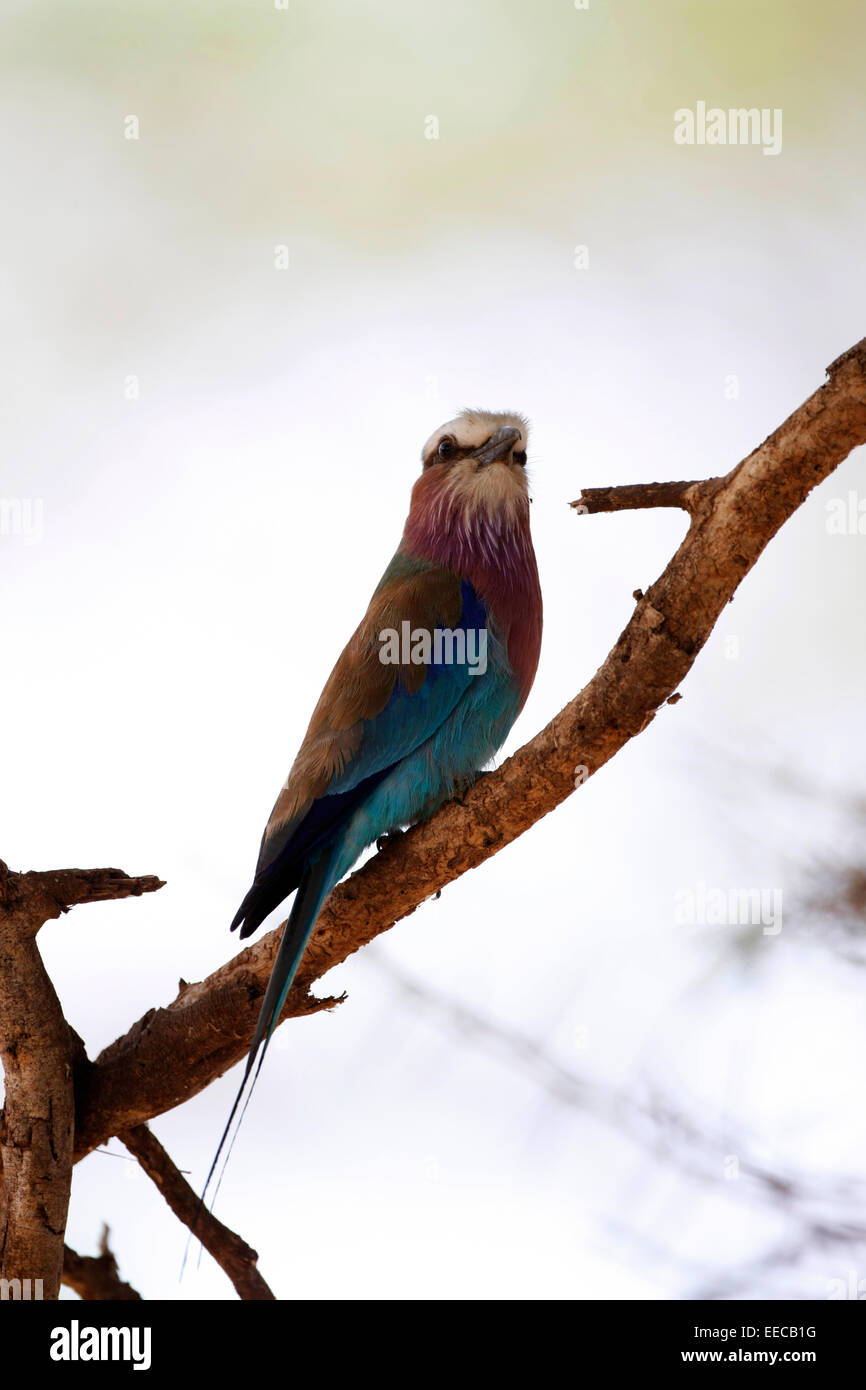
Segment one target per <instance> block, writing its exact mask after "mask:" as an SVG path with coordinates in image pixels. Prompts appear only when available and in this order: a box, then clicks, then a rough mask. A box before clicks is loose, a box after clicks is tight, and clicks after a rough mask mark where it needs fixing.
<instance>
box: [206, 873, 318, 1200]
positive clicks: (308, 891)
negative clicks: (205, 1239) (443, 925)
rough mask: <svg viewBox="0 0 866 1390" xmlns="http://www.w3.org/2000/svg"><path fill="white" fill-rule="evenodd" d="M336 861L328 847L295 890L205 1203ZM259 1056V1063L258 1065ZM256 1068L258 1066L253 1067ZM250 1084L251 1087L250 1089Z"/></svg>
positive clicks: (212, 1166)
mask: <svg viewBox="0 0 866 1390" xmlns="http://www.w3.org/2000/svg"><path fill="white" fill-rule="evenodd" d="M332 863H333V852H328V851H327V850H326V851H325V852H324V853H322V854H321V855H320V856H319V858H318V859H316V860H315V861H314V862H313V863H312V864H308V865H307V866H306V867H305V869H304V871H303V874H302V875H301V881H300V884H299V885H298V891H297V893H296V894H295V901H294V902H293V904H292V910H291V913H290V914H289V919H288V921H287V922H286V925H285V927H284V929H283V936H282V940H281V941H280V945H279V949H278V951H277V958H276V960H275V961H274V967H273V970H272V971H271V978H270V979H269V980H268V987H267V989H266V990H265V997H264V999H263V1000H262V1007H261V1009H260V1011H259V1017H258V1022H257V1023H256V1031H255V1033H254V1034H253V1040H252V1043H251V1044H250V1051H249V1055H248V1057H247V1064H246V1067H245V1068H244V1074H243V1078H242V1080H241V1084H240V1086H239V1087H238V1093H237V1095H236V1096H235V1100H234V1105H233V1106H232V1108H231V1113H230V1115H229V1117H228V1120H227V1122H226V1127H225V1129H224V1130H223V1133H222V1138H221V1139H220V1142H219V1147H218V1148H217V1151H216V1153H215V1154H214V1159H213V1163H212V1164H211V1166H210V1172H209V1173H208V1175H207V1182H206V1183H205V1185H204V1188H203V1190H202V1194H201V1201H202V1204H204V1200H205V1197H206V1195H207V1191H208V1188H209V1187H210V1185H211V1182H212V1180H213V1176H214V1173H215V1172H216V1168H217V1164H218V1163H219V1159H220V1154H221V1153H222V1151H223V1149H224V1148H225V1145H226V1141H227V1139H228V1137H229V1133H230V1132H231V1128H232V1124H233V1123H234V1118H235V1115H236V1114H237V1112H238V1107H239V1106H240V1103H241V1101H242V1100H243V1098H244V1093H245V1092H247V1095H246V1100H245V1101H244V1107H243V1110H242V1111H241V1114H240V1119H239V1120H238V1124H237V1129H236V1130H235V1134H234V1138H233V1139H232V1145H234V1142H235V1139H236V1138H237V1135H238V1130H239V1129H240V1127H241V1123H242V1121H243V1118H244V1115H245V1114H246V1108H247V1106H248V1105H249V1103H250V1098H251V1096H252V1093H253V1089H254V1087H255V1084H256V1082H257V1080H258V1078H259V1072H260V1071H261V1069H262V1063H263V1062H264V1060H265V1053H266V1052H267V1050H268V1044H269V1043H270V1041H271V1035H272V1034H273V1031H274V1029H275V1028H276V1026H277V1023H278V1022H279V1018H280V1013H281V1012H282V1008H283V1005H284V1004H285V1002H286V997H287V995H288V993H289V990H290V989H291V987H292V982H293V980H294V978H295V975H296V973H297V969H298V966H299V965H300V963H301V957H302V956H303V954H304V951H305V950H306V949H307V942H308V941H309V939H310V937H311V935H312V932H313V927H314V926H315V925H316V918H317V917H318V915H319V911H320V909H321V906H322V903H323V902H324V901H325V898H326V897H327V896H328V893H329V892H330V891H331V888H332V887H333V882H332V880H331V877H330V875H331V868H332ZM257 1057H258V1066H256V1058H257ZM254 1068H255V1070H253V1069H254ZM251 1078H252V1079H251ZM248 1087H249V1089H247V1088H248ZM230 1154H231V1145H230V1146H229V1152H228V1154H227V1155H226V1163H228V1160H229V1156H230ZM223 1171H225V1165H224V1166H223ZM221 1180H222V1178H220V1181H221ZM217 1191H219V1183H218V1184H217ZM214 1200H216V1193H214Z"/></svg>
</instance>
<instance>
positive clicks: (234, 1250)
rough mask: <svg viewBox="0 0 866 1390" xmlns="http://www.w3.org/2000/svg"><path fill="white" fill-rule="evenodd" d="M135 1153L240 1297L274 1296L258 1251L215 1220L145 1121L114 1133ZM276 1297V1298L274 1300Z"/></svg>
mask: <svg viewBox="0 0 866 1390" xmlns="http://www.w3.org/2000/svg"><path fill="white" fill-rule="evenodd" d="M117 1137H118V1138H119V1139H120V1141H121V1143H122V1144H124V1145H125V1146H126V1148H127V1149H129V1152H130V1153H131V1154H134V1155H135V1157H136V1158H137V1159H138V1161H139V1163H140V1164H141V1166H142V1168H143V1169H144V1171H145V1173H147V1176H148V1177H149V1178H150V1179H151V1181H152V1182H154V1183H155V1184H156V1186H157V1187H158V1188H159V1191H160V1192H161V1193H162V1195H163V1197H164V1198H165V1200H166V1202H167V1203H168V1205H169V1206H170V1207H171V1209H172V1211H173V1212H174V1214H175V1216H176V1217H178V1219H179V1220H180V1221H182V1222H183V1224H184V1225H185V1226H187V1227H188V1228H189V1230H190V1231H192V1232H193V1234H194V1235H195V1236H196V1239H198V1240H200V1241H201V1243H202V1245H203V1246H204V1248H205V1250H207V1251H208V1253H209V1254H210V1255H212V1256H213V1258H214V1259H215V1260H216V1262H217V1264H218V1265H219V1266H220V1267H221V1268H222V1269H223V1270H224V1271H225V1273H226V1274H227V1275H228V1277H229V1279H231V1281H232V1283H233V1284H234V1286H235V1289H236V1290H237V1293H238V1296H239V1297H240V1298H243V1299H258V1300H260V1301H264V1300H274V1295H273V1293H272V1292H271V1290H270V1289H269V1288H268V1286H267V1284H266V1283H265V1281H264V1279H263V1278H262V1276H261V1274H260V1273H259V1271H258V1267H257V1262H258V1258H259V1257H258V1255H257V1254H256V1252H255V1250H253V1249H252V1247H251V1246H249V1245H247V1243H246V1241H245V1240H242V1239H241V1237H240V1236H239V1235H236V1233H235V1232H234V1231H231V1230H229V1228H228V1226H224V1225H223V1223H222V1222H221V1221H218V1220H217V1219H216V1217H215V1216H214V1215H213V1213H212V1212H209V1211H208V1210H207V1208H206V1207H205V1206H203V1205H202V1202H201V1198H200V1197H199V1196H198V1195H197V1193H196V1192H195V1191H194V1190H193V1188H191V1187H190V1185H189V1183H188V1182H187V1180H186V1178H185V1177H184V1176H183V1174H182V1173H181V1172H180V1170H179V1169H178V1168H177V1167H176V1166H175V1164H174V1163H173V1161H172V1159H171V1158H170V1157H169V1155H168V1154H167V1153H166V1151H165V1149H164V1148H163V1147H162V1145H161V1144H160V1142H159V1140H158V1139H157V1137H156V1135H155V1134H152V1133H151V1131H150V1130H149V1129H148V1127H147V1125H136V1126H135V1128H134V1129H128V1130H125V1131H124V1132H123V1133H122V1134H119V1135H118V1136H117ZM274 1301H275V1300H274Z"/></svg>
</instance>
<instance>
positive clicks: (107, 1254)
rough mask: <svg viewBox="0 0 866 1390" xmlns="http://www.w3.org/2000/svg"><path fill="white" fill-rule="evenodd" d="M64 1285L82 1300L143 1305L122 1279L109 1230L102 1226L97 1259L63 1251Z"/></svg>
mask: <svg viewBox="0 0 866 1390" xmlns="http://www.w3.org/2000/svg"><path fill="white" fill-rule="evenodd" d="M63 1282H64V1284H65V1285H66V1287H67V1288H68V1289H72V1290H73V1291H74V1292H75V1293H77V1294H78V1297H79V1298H83V1299H86V1300H92V1301H96V1300H100V1301H108V1300H110V1301H113V1302H127V1303H128V1302H131V1301H133V1300H136V1301H138V1302H140V1301H141V1294H140V1293H136V1291H135V1289H134V1288H133V1287H132V1285H131V1284H126V1283H124V1281H123V1280H122V1279H121V1277H120V1271H119V1270H118V1268H117V1260H116V1259H115V1258H114V1255H113V1254H112V1252H111V1250H110V1249H109V1245H108V1227H107V1226H103V1228H102V1237H101V1239H100V1242H99V1254H98V1255H78V1254H76V1252H75V1251H74V1250H72V1249H71V1248H70V1247H69V1246H68V1245H64V1247H63Z"/></svg>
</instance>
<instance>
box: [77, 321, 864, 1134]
mask: <svg viewBox="0 0 866 1390" xmlns="http://www.w3.org/2000/svg"><path fill="white" fill-rule="evenodd" d="M828 374H829V380H828V382H827V383H826V384H825V385H824V386H822V387H820V388H819V390H817V391H816V392H815V393H814V394H813V395H812V396H810V397H809V398H808V400H806V401H805V402H804V403H803V404H802V405H801V406H800V407H799V408H798V409H797V410H795V411H794V413H793V414H792V415H791V416H790V417H789V418H788V419H787V420H786V421H785V422H784V424H782V425H780V426H779V428H778V429H777V430H776V431H775V432H774V433H773V434H772V435H770V436H769V438H768V439H766V440H765V441H764V443H763V444H761V445H760V446H759V447H758V448H757V449H755V450H754V451H753V453H751V454H750V455H749V456H748V458H746V459H744V460H743V461H742V463H740V464H738V465H737V466H736V467H735V468H733V469H732V470H731V472H730V473H728V474H727V475H726V476H725V477H724V478H711V479H707V480H706V482H703V483H691V484H688V485H687V487H688V502H689V512H690V517H691V521H690V525H689V529H688V532H687V534H686V536H685V538H684V540H683V541H682V543H681V545H680V547H679V549H678V550H677V552H676V554H675V555H674V557H673V558H672V560H671V561H670V563H669V564H668V566H667V568H666V569H665V571H664V573H663V574H662V575H661V576H660V578H659V579H658V580H656V582H655V583H654V584H653V585H652V587H651V588H650V589H649V591H648V592H647V593H646V594H641V595H640V596H639V598H638V601H637V604H636V607H635V611H634V614H633V616H632V618H631V620H630V622H629V623H628V625H627V627H626V628H625V630H624V631H623V632H622V634H621V635H620V637H619V638H618V639H617V641H616V643H615V644H614V646H613V648H612V650H611V652H610V653H609V655H608V656H607V658H606V660H605V661H604V662H603V664H602V666H601V667H600V668H599V670H598V671H597V672H596V674H595V675H594V676H593V678H592V680H591V681H590V682H589V684H588V685H587V686H586V687H585V688H584V690H582V691H581V692H580V694H579V695H577V696H576V697H575V698H574V699H573V700H572V701H571V703H570V704H569V705H567V706H566V707H565V709H563V710H562V711H561V712H560V713H559V714H558V715H556V717H555V718H554V719H553V720H552V721H551V722H550V724H548V725H547V727H546V728H544V729H542V730H541V732H540V733H538V734H537V735H536V736H535V738H533V739H532V740H531V741H530V742H529V743H527V744H526V745H525V746H524V747H523V748H521V749H520V750H519V751H518V752H517V753H515V754H514V756H513V757H511V758H509V759H508V760H507V761H506V762H505V763H504V764H503V765H502V767H500V768H499V769H498V770H497V771H496V772H494V773H488V774H486V775H482V776H481V777H479V779H478V781H477V782H476V784H475V786H474V787H473V788H472V790H471V791H470V792H469V793H468V794H467V795H466V796H465V798H463V799H462V800H459V801H458V800H453V801H450V802H448V803H447V805H445V806H443V807H442V808H441V809H440V810H439V811H438V812H437V813H436V814H435V815H434V816H433V817H431V818H430V819H429V820H428V821H425V822H423V823H422V824H420V825H417V826H415V827H413V828H412V829H411V830H409V831H408V832H407V833H406V834H405V835H403V836H401V837H398V838H396V839H394V840H391V841H389V842H388V844H387V845H386V846H385V848H384V849H383V850H382V851H381V852H380V853H379V854H377V855H376V856H375V857H374V858H372V859H370V860H369V861H368V862H367V863H366V864H365V865H364V866H363V867H362V868H361V869H359V870H358V871H357V872H356V873H355V874H353V875H352V876H351V877H350V878H349V879H348V880H346V881H345V882H344V883H342V884H340V885H339V886H338V887H337V888H336V889H335V890H334V892H333V893H332V894H331V896H330V898H329V899H328V901H327V903H326V904H325V907H324V909H323V911H322V913H321V915H320V918H319V922H318V925H317V929H316V932H315V934H314V936H313V939H312V941H311V943H310V946H309V948H308V950H307V953H306V955H305V957H304V959H303V961H302V964H301V968H300V970H299V972H298V977H297V980H296V983H295V986H294V988H293V989H292V991H291V993H290V995H289V998H288V1000H287V1001H286V1006H285V1009H284V1012H283V1018H287V1017H299V1016H302V1015H305V1014H309V1013H312V1012H315V1011H317V1010H318V1009H321V1008H330V1007H332V1006H333V1005H334V1004H335V1003H337V1002H338V1001H337V1000H334V999H324V1000H319V999H316V998H314V997H313V996H312V995H311V994H310V993H309V991H310V986H311V985H312V984H313V983H314V982H315V981H316V980H318V979H319V978H320V977H321V976H322V975H324V974H325V973H326V972H327V971H328V970H330V969H331V968H332V967H333V966H335V965H338V964H339V963H340V962H341V961H344V960H345V959H346V958H347V957H348V956H349V955H351V954H352V953H353V952H354V951H357V950H358V949H359V947H361V946H364V945H366V943H367V942H369V941H371V940H373V939H374V937H376V936H378V935H379V934H380V933H381V932H383V931H387V930H388V928H389V927H391V926H393V925H394V923H395V922H398V921H400V920H401V919H402V918H404V917H406V916H408V915H409V914H410V913H412V912H414V910H415V908H416V907H417V906H418V905H419V904H420V903H422V902H423V901H425V899H427V898H429V897H430V896H431V895H433V894H435V893H437V892H438V890H440V889H441V888H443V887H444V886H445V885H446V884H448V883H451V882H453V881H454V879H456V878H459V877H460V875H461V874H464V873H466V871H467V870H468V869H472V868H475V867H477V866H478V865H479V864H481V863H483V861H484V860H485V859H487V858H489V857H490V856H491V855H493V854H495V853H497V852H498V851H499V850H500V849H502V848H503V847H504V846H505V845H507V844H509V843H510V842H511V841H512V840H514V839H516V838H517V837H518V836H519V835H521V834H523V832H524V831H525V830H527V829H528V828H529V827H530V826H531V825H533V824H534V823H535V822H536V821H538V820H540V819H541V817H542V816H544V815H547V814H548V812H550V811H552V810H554V809H555V807H557V806H558V805H559V804H560V803H561V802H562V801H564V800H565V799H566V797H568V796H570V795H571V793H572V792H573V791H574V790H575V788H576V787H577V786H579V785H580V784H581V783H582V782H583V781H585V780H586V779H587V778H588V777H590V776H592V775H593V774H594V773H596V772H597V771H598V770H599V768H601V767H603V766H604V764H605V763H606V762H607V761H608V760H609V759H610V758H612V757H613V756H614V754H615V753H616V752H618V751H619V749H620V748H622V747H623V746H624V744H626V743H627V742H628V741H629V740H630V739H631V738H634V737H635V736H636V735H637V734H639V733H640V732H641V731H642V730H643V729H645V728H646V727H647V725H648V724H649V723H650V722H651V721H652V719H653V718H654V717H655V714H656V712H657V711H658V710H659V709H660V708H661V707H662V706H663V705H664V704H665V703H666V702H667V701H669V700H670V699H671V697H672V696H673V695H674V693H675V692H676V689H677V686H678V685H679V684H680V682H681V681H682V680H683V678H684V677H685V676H686V674H687V673H688V671H689V670H690V668H691V666H692V663H693V662H694V660H695V658H696V657H697V655H698V652H699V651H700V650H701V648H702V647H703V645H704V643H705V642H706V640H707V638H708V637H709V635H710V633H711V631H712V629H713V626H714V624H715V622H716V620H717V618H718V617H719V614H720V613H721V612H722V611H723V610H724V608H725V605H726V604H727V603H729V602H730V600H731V599H732V597H733V595H734V594H735V592H736V590H737V588H738V587H739V585H740V583H741V581H742V580H743V578H744V577H745V575H746V574H748V572H749V570H750V569H751V568H752V566H753V565H754V564H755V562H756V560H757V559H758V557H759V556H760V554H761V553H762V551H763V550H764V548H765V547H766V546H767V545H768V543H769V542H770V540H772V538H773V536H774V535H775V534H776V532H777V531H778V530H779V528H780V527H781V526H782V525H783V523H784V522H785V521H786V520H787V519H788V518H789V517H790V516H791V515H792V514H793V513H794V512H795V511H796V510H797V508H798V507H799V506H801V505H802V503H803V502H804V501H805V500H806V498H807V497H808V496H809V494H810V492H811V491H812V489H813V488H814V487H815V486H816V485H817V484H818V483H820V482H821V481H822V480H823V479H824V478H826V477H827V476H828V475H829V474H830V473H832V471H833V470H834V469H835V468H836V467H837V466H838V465H839V464H840V463H841V462H842V460H843V459H845V458H846V457H847V455H848V454H849V453H850V452H851V450H852V449H854V448H856V447H857V446H858V445H860V444H862V443H864V442H866V339H864V340H863V341H861V342H860V343H858V344H856V345H855V346H854V347H853V348H851V349H850V350H849V351H848V352H847V353H845V354H844V355H843V356H842V357H840V358H838V359H837V361H835V362H834V363H833V364H832V365H831V366H830V367H829V368H828ZM676 487H677V488H679V489H682V488H683V485H682V484H677V485H676ZM683 497H684V498H685V492H683ZM279 934H280V929H279V928H278V929H277V930H276V931H274V932H271V933H269V934H268V936H266V937H265V938H264V939H263V940H261V941H259V942H258V943H256V945H254V946H251V947H248V948H247V949H246V950H244V951H241V952H240V953H239V954H238V955H237V956H235V957H234V958H233V959H232V960H230V961H229V962H228V963H227V964H226V965H224V966H222V967H221V968H220V969H219V970H217V971H215V972H214V973H213V974H212V975H210V976H209V977H208V978H207V979H206V980H204V981H202V982H201V983H200V984H197V985H186V984H183V985H182V987H181V990H180V992H179V993H178V996H177V998H176V999H175V1000H173V1002H172V1003H171V1004H170V1005H169V1006H168V1007H167V1008H161V1009H155V1010H151V1011H149V1012H148V1013H147V1014H146V1015H145V1016H144V1017H143V1018H142V1019H140V1020H139V1021H138V1023H136V1024H135V1025H134V1026H133V1027H132V1029H131V1030H130V1031H129V1032H128V1033H127V1034H126V1035H125V1036H124V1037H122V1038H119V1039H118V1040H117V1041H116V1042H114V1043H113V1044H112V1045H111V1046H110V1047H108V1048H106V1050H105V1051H104V1052H103V1053H102V1054H101V1055H100V1056H99V1058H97V1061H96V1063H95V1064H94V1066H93V1067H92V1068H91V1069H90V1071H89V1072H88V1074H87V1076H86V1078H85V1079H84V1084H83V1085H82V1087H81V1089H80V1091H79V1092H78V1095H77V1100H78V1106H77V1128H76V1156H77V1157H82V1156H83V1155H84V1154H85V1153H88V1152H89V1151H90V1150H91V1149H93V1148H95V1147H96V1146H97V1145H99V1144H100V1143H103V1142H104V1141H105V1140H106V1139H107V1138H108V1137H110V1136H111V1135H112V1134H116V1133H117V1132H118V1130H120V1129H126V1128H129V1127H130V1126H133V1125H136V1124H139V1123H141V1122H142V1121H144V1120H147V1119H149V1118H150V1117H151V1116H153V1115H156V1114H159V1113H161V1112H162V1111H164V1110H167V1109H170V1108H171V1107H172V1106H175V1105H178V1104H179V1103H180V1102H181V1101H183V1100H186V1099H188V1098H189V1097H190V1096H192V1095H195V1094H197V1093H198V1092H199V1091H201V1090H202V1089H203V1088H204V1087H205V1086H207V1085H208V1084H209V1083H210V1082H211V1081H213V1080H214V1079H215V1078H216V1077H218V1076H220V1075H222V1073H223V1072H225V1071H226V1070H227V1069H228V1068H229V1067H231V1066H232V1065H233V1064H234V1063H235V1062H237V1061H238V1060H239V1059H240V1058H241V1057H242V1056H243V1055H244V1054H245V1053H246V1051H247V1049H248V1046H249V1041H250V1038H251V1036H252V1033H253V1029H254V1026H255V1020H256V1016H257V1013H258V1009H259V1005H260V1002H261V997H262V994H263V992H264V989H265V987H266V984H267V980H268V977H269V975H270V970H271V966H272V963H273V958H274V953H275V951H276V947H277V944H278V941H279Z"/></svg>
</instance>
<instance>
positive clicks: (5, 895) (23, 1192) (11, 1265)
mask: <svg viewBox="0 0 866 1390" xmlns="http://www.w3.org/2000/svg"><path fill="white" fill-rule="evenodd" d="M158 886H159V882H158V880H157V879H130V878H127V876H126V875H125V874H121V873H120V872H119V871H118V870H116V869H96V870H77V869H70V870H61V871H57V872H51V873H28V874H15V873H10V872H9V870H8V869H7V867H6V865H5V864H4V863H2V861H0V982H2V988H0V1059H2V1063H3V1071H4V1077H5V1085H6V1099H5V1104H4V1107H3V1111H2V1113H0V1155H2V1165H0V1169H2V1171H0V1277H2V1278H4V1279H7V1280H13V1279H21V1280H26V1279H29V1280H31V1283H32V1281H34V1280H36V1279H41V1280H42V1296H43V1298H46V1299H51V1298H56V1297H57V1295H58V1292H59V1290H60V1281H61V1274H62V1270H63V1234H64V1231H65V1229H66V1212H67V1208H68V1204H69V1188H70V1182H71V1178H72V1158H73V1136H74V1117H75V1099H74V1094H73V1089H74V1076H75V1071H76V1068H78V1067H80V1066H81V1065H82V1064H83V1062H84V1048H83V1045H82V1043H81V1040H80V1038H78V1037H77V1035H76V1034H75V1033H74V1032H73V1030H72V1029H71V1028H70V1027H69V1025H68V1023H67V1022H66V1020H65V1018H64V1017H63V1010H62V1009H61V1007H60V1001H59V1000H58V998H57V995H56V993H55V991H54V987H53V985H52V983H51V981H50V979H49V978H48V975H47V973H46V970H45V967H44V965H43V963H42V957H41V955H40V953H39V948H38V946H37V944H36V934H37V932H38V931H39V928H40V927H41V926H42V924H43V923H44V922H46V921H48V919H49V918H51V917H59V916H60V915H61V913H63V912H66V911H67V910H68V908H69V906H70V905H72V904H73V903H82V902H96V901H100V900H103V899H105V898H119V897H127V896H129V895H130V894H137V893H142V892H148V891H150V890H151V889H152V888H154V887H158Z"/></svg>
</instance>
